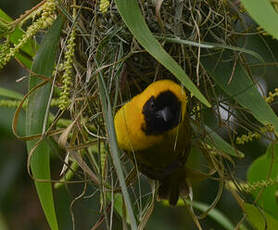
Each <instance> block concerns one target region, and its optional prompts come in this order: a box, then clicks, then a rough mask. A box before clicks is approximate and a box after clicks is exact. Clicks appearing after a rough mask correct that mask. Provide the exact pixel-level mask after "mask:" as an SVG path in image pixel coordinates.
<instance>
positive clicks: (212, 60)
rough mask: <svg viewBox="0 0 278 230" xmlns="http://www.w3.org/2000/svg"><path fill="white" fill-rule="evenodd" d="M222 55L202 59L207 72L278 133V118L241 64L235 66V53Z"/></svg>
mask: <svg viewBox="0 0 278 230" xmlns="http://www.w3.org/2000/svg"><path fill="white" fill-rule="evenodd" d="M221 54H222V55H221V56H220V55H209V56H207V57H203V58H202V59H201V63H202V65H203V66H204V67H205V69H206V71H207V72H208V73H209V75H210V76H211V77H212V78H213V79H214V80H215V81H216V83H217V85H218V86H219V87H220V88H221V89H222V90H223V91H224V92H225V93H226V94H227V95H228V96H230V97H231V98H233V99H234V100H235V101H237V102H238V103H239V104H240V105H241V106H242V107H244V108H245V109H247V111H249V112H250V113H251V114H252V115H253V116H254V117H255V118H256V119H257V120H258V121H260V122H261V123H262V124H264V125H266V124H269V123H270V124H272V125H273V126H274V129H275V131H276V133H278V117H277V116H276V115H275V113H274V112H273V110H272V109H271V107H270V106H269V105H268V104H267V103H266V102H265V100H264V99H263V97H262V96H261V95H260V93H259V91H258V89H257V87H256V85H255V84H254V82H253V81H252V80H251V79H250V77H249V76H248V74H247V72H246V70H245V69H244V67H243V66H242V65H241V64H240V63H239V62H237V64H236V65H235V66H234V62H233V60H234V53H232V52H230V51H225V52H224V53H221ZM227 60H232V61H227Z"/></svg>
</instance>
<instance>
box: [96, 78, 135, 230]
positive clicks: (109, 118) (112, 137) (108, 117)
mask: <svg viewBox="0 0 278 230" xmlns="http://www.w3.org/2000/svg"><path fill="white" fill-rule="evenodd" d="M97 81H98V86H99V93H100V100H101V104H102V111H103V114H104V120H105V125H106V129H107V133H108V140H109V145H110V152H111V157H112V161H113V164H114V167H115V170H116V173H117V176H118V179H119V182H120V186H121V190H122V194H123V198H124V202H125V205H126V207H127V214H128V217H129V220H130V225H131V229H133V230H136V229H137V223H136V219H135V215H134V212H133V208H132V204H131V201H130V197H129V193H128V190H127V186H126V183H125V177H124V173H123V169H122V165H121V161H120V157H119V156H120V150H119V147H118V144H117V138H116V134H115V128H114V119H113V114H112V107H111V103H110V100H109V95H108V93H107V89H106V86H105V82H104V80H103V78H102V76H101V73H100V74H99V75H98V77H97Z"/></svg>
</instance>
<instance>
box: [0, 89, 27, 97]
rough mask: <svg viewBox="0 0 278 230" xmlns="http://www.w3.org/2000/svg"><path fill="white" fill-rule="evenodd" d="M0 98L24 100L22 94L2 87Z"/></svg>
mask: <svg viewBox="0 0 278 230" xmlns="http://www.w3.org/2000/svg"><path fill="white" fill-rule="evenodd" d="M0 96H3V97H8V98H12V99H17V100H21V99H23V96H22V95H21V94H20V93H18V92H16V91H13V90H9V89H5V88H2V87H0Z"/></svg>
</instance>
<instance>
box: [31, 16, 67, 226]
mask: <svg viewBox="0 0 278 230" xmlns="http://www.w3.org/2000/svg"><path fill="white" fill-rule="evenodd" d="M62 25H63V20H62V18H61V17H58V18H57V20H56V21H55V22H54V24H53V25H52V27H51V28H50V30H49V32H48V33H47V34H46V35H45V37H44V39H43V41H42V43H41V47H40V49H39V50H38V52H37V54H36V56H35V60H34V62H33V66H32V71H33V72H34V73H37V74H41V75H44V76H48V77H51V75H52V72H53V69H54V64H55V59H56V52H57V48H58V44H59V38H60V33H61V30H62ZM40 82H41V80H40V79H39V78H36V77H35V76H31V77H30V80H29V90H30V89H32V88H33V87H35V86H36V85H37V84H39V83H40ZM50 87H51V85H50V83H48V84H45V85H44V86H42V87H40V88H39V89H37V90H36V91H35V92H34V93H33V94H31V95H30V97H29V100H28V106H27V112H26V134H27V135H34V134H39V133H42V128H43V121H44V117H45V113H46V107H47V103H48V100H49V95H50ZM37 141H38V140H32V141H28V142H27V150H28V153H30V151H31V150H32V149H33V147H34V146H35V145H36V143H37ZM49 152H50V148H49V146H48V144H47V141H46V140H42V141H41V143H40V144H39V145H38V146H37V148H36V149H35V151H34V152H33V155H32V158H31V170H32V174H33V177H34V178H35V186H36V189H37V193H38V196H39V199H40V202H41V205H42V208H43V211H44V213H45V216H46V219H47V221H48V223H49V226H50V228H51V229H52V230H58V223H57V219H56V213H55V208H54V199H53V194H52V186H51V183H50V182H40V181H39V180H45V181H50V180H51V176H50V163H49ZM36 179H37V181H36Z"/></svg>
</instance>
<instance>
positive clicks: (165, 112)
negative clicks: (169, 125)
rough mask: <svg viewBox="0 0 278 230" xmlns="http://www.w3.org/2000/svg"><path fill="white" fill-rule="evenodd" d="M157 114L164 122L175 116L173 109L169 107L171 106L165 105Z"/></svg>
mask: <svg viewBox="0 0 278 230" xmlns="http://www.w3.org/2000/svg"><path fill="white" fill-rule="evenodd" d="M157 114H158V116H159V117H161V118H162V119H163V121H164V122H168V121H169V120H171V119H172V117H173V114H172V112H171V110H170V109H169V107H165V108H164V109H162V110H159V111H158V112H157Z"/></svg>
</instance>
